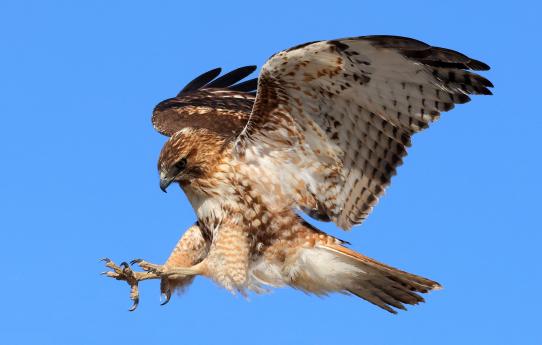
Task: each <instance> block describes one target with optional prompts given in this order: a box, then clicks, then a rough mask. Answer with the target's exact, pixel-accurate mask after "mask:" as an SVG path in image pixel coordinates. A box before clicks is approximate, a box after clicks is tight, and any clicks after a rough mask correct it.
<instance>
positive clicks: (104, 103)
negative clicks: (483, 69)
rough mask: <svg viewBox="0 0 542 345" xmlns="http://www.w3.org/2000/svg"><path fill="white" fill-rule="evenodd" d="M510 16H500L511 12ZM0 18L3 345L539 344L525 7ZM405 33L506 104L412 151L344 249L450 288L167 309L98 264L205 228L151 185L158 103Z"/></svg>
mask: <svg viewBox="0 0 542 345" xmlns="http://www.w3.org/2000/svg"><path fill="white" fill-rule="evenodd" d="M501 3H502V4H501ZM504 3H505V2H493V1H491V2H490V1H487V2H481V1H453V2H448V1H442V2H438V4H437V2H415V1H408V2H407V1H404V2H396V3H387V2H383V1H370V2H369V1H364V2H362V1H355V2H354V1H352V2H343V1H326V2H312V1H311V2H303V3H301V2H294V1H267V2H256V1H250V2H245V3H235V2H230V1H222V2H220V3H219V2H216V3H211V2H196V1H191V2H181V1H77V2H76V1H2V2H1V4H0V46H1V47H2V48H1V54H0V88H1V90H0V91H1V92H0V116H1V123H2V124H1V126H0V132H1V135H0V157H1V162H2V163H1V167H2V168H1V169H0V262H1V263H2V273H1V274H2V275H1V278H0V301H1V303H0V343H2V344H70V345H73V344H125V343H126V344H128V343H129V344H134V345H137V344H158V343H169V344H172V343H178V344H219V343H220V344H230V343H232V344H233V343H235V344H257V345H264V344H277V343H295V344H332V343H334V344H338V343H347V344H401V345H404V344H417V345H418V344H435V343H438V344H493V345H495V344H512V343H515V344H541V343H542V336H541V334H540V320H541V317H540V310H539V309H540V307H542V303H541V300H540V286H541V283H542V280H541V277H540V274H541V273H542V272H541V270H540V267H539V264H540V262H541V260H540V246H541V244H542V241H541V240H542V237H541V233H542V227H541V225H540V221H539V216H540V212H541V201H540V194H541V192H542V188H541V178H540V169H541V168H542V164H541V162H540V157H541V153H540V150H541V144H540V133H541V130H542V126H541V123H542V120H541V118H542V114H541V113H540V100H541V95H540V76H541V75H540V56H541V48H540V34H541V32H540V31H541V30H540V24H539V19H540V18H539V15H540V13H541V10H542V9H541V8H540V5H539V4H538V2H535V1H533V2H530V3H527V2H522V1H515V2H513V3H506V5H503V4H504ZM367 34H395V35H403V36H410V37H414V38H417V39H421V40H424V41H426V42H428V43H431V44H433V45H438V46H445V47H448V48H452V49H456V50H459V51H461V52H464V53H466V54H469V55H470V56H472V57H474V58H477V59H480V60H483V61H485V62H487V63H488V64H490V65H491V66H492V70H491V71H489V72H487V73H485V74H484V75H485V76H486V77H488V78H489V79H491V80H492V81H493V82H494V84H495V85H496V88H495V90H494V92H495V95H494V96H492V97H476V98H475V99H474V100H473V102H471V103H469V104H467V105H465V106H458V107H457V108H456V109H455V110H454V111H453V112H451V113H447V114H445V115H444V116H443V117H442V119H441V121H439V122H438V123H436V124H435V125H434V126H433V127H432V128H431V129H430V130H429V131H427V132H424V133H422V134H420V135H418V136H416V137H415V139H414V145H413V147H412V149H411V150H410V155H409V156H408V157H407V159H406V162H405V165H404V166H403V167H401V168H400V169H399V173H398V175H397V176H396V177H395V178H394V180H393V183H392V187H391V188H390V189H389V190H388V193H387V194H386V196H385V197H384V198H383V199H382V201H381V203H380V204H379V205H378V207H377V208H376V209H375V211H374V213H373V214H372V215H371V217H370V218H369V220H368V221H367V222H366V223H365V224H363V225H362V226H361V227H359V228H356V229H355V230H354V231H352V232H349V233H340V232H339V231H337V230H335V229H334V228H333V227H332V226H329V225H325V226H324V227H323V228H324V229H325V230H327V231H330V232H332V233H334V234H339V235H340V236H341V237H342V238H344V239H346V240H348V241H350V242H352V243H353V245H352V246H353V248H355V249H357V250H359V251H361V252H363V253H365V254H367V255H370V256H372V257H375V258H377V259H379V260H382V261H384V262H386V263H389V264H392V265H395V266H398V267H400V268H403V269H406V270H409V271H411V272H415V273H418V274H422V275H425V276H428V277H430V278H433V279H435V280H437V281H439V282H441V283H442V284H443V285H444V287H445V289H444V290H442V291H439V292H435V293H432V294H430V295H429V296H428V297H427V303H426V304H423V305H420V306H417V307H411V308H409V309H410V310H409V311H408V312H401V313H400V314H399V315H396V316H394V315H390V314H388V313H386V312H384V311H382V310H379V309H377V308H376V307H374V306H372V305H370V304H369V303H366V302H364V301H361V300H358V299H356V298H352V297H347V296H341V295H334V296H331V297H328V298H324V299H320V298H317V297H312V296H307V295H304V294H303V293H300V292H297V291H294V290H289V289H282V290H277V291H275V292H274V293H272V294H270V295H267V296H251V299H250V301H249V302H247V301H245V300H244V299H243V298H241V297H232V296H231V295H229V293H228V292H226V291H225V290H223V289H221V288H219V287H217V286H215V285H214V284H213V283H212V282H210V281H207V280H205V279H201V278H200V279H197V281H196V282H195V284H194V285H193V286H192V287H191V288H190V289H189V291H188V292H187V293H186V294H185V295H183V296H180V297H177V296H174V298H173V300H172V301H171V303H170V304H169V305H167V306H165V307H160V306H159V290H158V283H157V282H154V281H153V282H147V283H143V284H142V289H141V290H142V291H141V294H142V296H141V304H140V307H139V309H138V310H137V311H136V312H135V313H129V312H128V311H127V308H128V307H129V305H130V301H129V299H128V286H127V285H126V284H124V283H121V282H117V281H114V280H109V279H106V278H104V277H102V276H100V275H99V272H101V271H102V270H103V269H102V265H101V264H100V263H99V262H98V258H100V257H103V256H110V257H112V258H113V259H115V260H117V261H122V260H126V259H132V258H135V257H143V258H145V259H148V260H150V261H154V262H161V261H163V260H165V259H166V257H167V255H168V254H169V252H170V250H171V248H172V247H173V245H174V244H175V242H176V241H177V239H178V237H179V236H180V235H181V233H182V232H183V231H184V229H185V228H187V227H188V226H189V225H190V224H191V223H192V222H193V221H194V214H193V212H192V209H191V208H190V205H189V204H188V202H187V200H186V198H185V197H184V195H182V193H181V191H180V190H176V189H175V188H172V189H171V193H168V194H164V193H162V192H161V191H160V189H159V188H158V176H157V172H156V159H157V156H158V153H159V150H160V148H161V146H162V144H163V143H164V141H165V137H163V136H161V135H159V134H158V133H156V132H154V130H153V128H152V126H151V123H150V115H151V110H152V108H153V106H154V105H155V104H156V103H158V102H159V101H161V100H163V99H165V98H168V97H171V96H173V95H175V94H176V92H177V91H178V90H179V89H180V88H181V87H182V86H183V85H184V84H185V83H186V82H187V81H189V80H190V79H191V78H192V77H194V76H195V75H197V74H199V73H200V72H203V71H206V70H208V69H211V68H214V67H217V66H222V67H224V68H226V69H232V68H235V67H238V66H243V65H247V64H257V65H258V66H261V65H262V64H263V63H264V62H265V60H266V59H267V58H268V57H269V56H270V55H271V54H273V53H275V52H277V51H279V50H282V49H284V48H287V47H290V46H292V45H295V44H299V43H303V42H306V41H312V40H318V39H326V38H339V37H345V36H353V35H367Z"/></svg>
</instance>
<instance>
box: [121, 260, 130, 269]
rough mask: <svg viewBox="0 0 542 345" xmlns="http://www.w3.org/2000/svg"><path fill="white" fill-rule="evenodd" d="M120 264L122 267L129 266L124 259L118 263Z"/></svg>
mask: <svg viewBox="0 0 542 345" xmlns="http://www.w3.org/2000/svg"><path fill="white" fill-rule="evenodd" d="M120 266H121V267H122V268H128V267H130V266H129V265H128V263H127V262H126V261H123V262H121V263H120Z"/></svg>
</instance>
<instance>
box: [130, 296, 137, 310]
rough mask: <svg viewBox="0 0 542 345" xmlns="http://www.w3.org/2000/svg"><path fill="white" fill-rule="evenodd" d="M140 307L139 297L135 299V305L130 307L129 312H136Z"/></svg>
mask: <svg viewBox="0 0 542 345" xmlns="http://www.w3.org/2000/svg"><path fill="white" fill-rule="evenodd" d="M138 305H139V297H137V298H135V299H134V303H133V304H132V306H131V307H130V309H128V311H134V310H136V309H137V306H138Z"/></svg>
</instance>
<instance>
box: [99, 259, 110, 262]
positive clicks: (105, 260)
mask: <svg viewBox="0 0 542 345" xmlns="http://www.w3.org/2000/svg"><path fill="white" fill-rule="evenodd" d="M98 261H103V262H105V263H110V262H111V259H110V258H101V259H100V260H98Z"/></svg>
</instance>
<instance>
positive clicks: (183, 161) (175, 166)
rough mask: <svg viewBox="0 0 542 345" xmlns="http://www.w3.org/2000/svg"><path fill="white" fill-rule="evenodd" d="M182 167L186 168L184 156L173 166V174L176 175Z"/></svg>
mask: <svg viewBox="0 0 542 345" xmlns="http://www.w3.org/2000/svg"><path fill="white" fill-rule="evenodd" d="M184 168H186V158H183V159H181V160H180V161H178V162H177V163H175V165H174V166H173V170H174V171H175V175H177V174H178V173H180V172H181V171H183V170H184Z"/></svg>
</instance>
